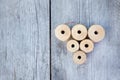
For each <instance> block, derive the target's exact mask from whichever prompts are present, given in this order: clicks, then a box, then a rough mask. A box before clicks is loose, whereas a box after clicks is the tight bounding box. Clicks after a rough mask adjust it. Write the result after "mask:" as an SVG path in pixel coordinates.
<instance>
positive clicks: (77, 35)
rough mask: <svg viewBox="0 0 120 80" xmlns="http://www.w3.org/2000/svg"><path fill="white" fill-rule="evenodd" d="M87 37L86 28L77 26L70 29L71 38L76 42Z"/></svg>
mask: <svg viewBox="0 0 120 80" xmlns="http://www.w3.org/2000/svg"><path fill="white" fill-rule="evenodd" d="M86 36H87V28H86V27H85V26H84V25H81V24H77V25H75V26H73V28H72V37H73V38H74V39H76V40H78V41H81V40H83V39H85V38H86Z"/></svg>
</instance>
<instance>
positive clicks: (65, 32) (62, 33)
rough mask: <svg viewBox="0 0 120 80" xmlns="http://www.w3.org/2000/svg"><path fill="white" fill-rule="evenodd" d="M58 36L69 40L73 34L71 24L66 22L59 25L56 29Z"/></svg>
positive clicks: (60, 38) (63, 39)
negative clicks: (68, 24)
mask: <svg viewBox="0 0 120 80" xmlns="http://www.w3.org/2000/svg"><path fill="white" fill-rule="evenodd" d="M55 35H56V37H57V38H58V39H59V40H61V41H67V40H68V39H69V38H70V36H71V31H70V28H69V26H67V25H65V24H61V25H58V26H57V28H56V29H55Z"/></svg>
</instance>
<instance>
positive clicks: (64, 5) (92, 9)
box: [51, 0, 120, 80]
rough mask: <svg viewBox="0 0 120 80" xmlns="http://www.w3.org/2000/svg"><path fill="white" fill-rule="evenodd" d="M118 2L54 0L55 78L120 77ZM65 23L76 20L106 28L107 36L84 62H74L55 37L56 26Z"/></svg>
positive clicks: (96, 79) (90, 79)
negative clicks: (80, 63) (81, 63)
mask: <svg viewBox="0 0 120 80" xmlns="http://www.w3.org/2000/svg"><path fill="white" fill-rule="evenodd" d="M119 5H120V1H119V0H52V4H51V6H52V9H51V10H52V11H51V14H52V20H51V21H52V24H51V25H52V46H51V47H52V48H51V51H52V66H51V67H52V80H119V79H120V76H119V75H120V65H119V63H120V54H119V53H120V50H119V48H120V41H119V40H120V34H119V32H120V6H119ZM63 23H66V24H68V25H70V26H71V28H72V26H73V25H75V24H77V23H80V24H83V25H85V26H87V28H89V26H90V25H93V24H99V25H102V26H103V27H104V29H105V31H106V36H105V38H104V39H103V40H102V41H101V42H99V43H97V44H95V48H94V51H93V52H91V53H90V54H88V55H87V62H86V63H85V64H84V65H76V64H74V63H73V61H72V53H70V52H68V51H67V49H66V45H65V43H62V42H60V41H59V40H57V38H56V37H55V35H54V29H55V28H56V26H57V25H59V24H63Z"/></svg>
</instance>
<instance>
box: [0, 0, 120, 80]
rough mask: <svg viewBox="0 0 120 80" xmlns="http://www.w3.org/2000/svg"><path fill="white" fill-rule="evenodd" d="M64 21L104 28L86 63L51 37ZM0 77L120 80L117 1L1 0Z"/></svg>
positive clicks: (0, 79) (119, 11)
mask: <svg viewBox="0 0 120 80" xmlns="http://www.w3.org/2000/svg"><path fill="white" fill-rule="evenodd" d="M63 23H67V24H68V25H69V26H70V27H71V28H72V26H73V25H75V24H77V23H81V24H83V25H86V26H87V28H89V27H90V25H92V24H100V25H102V26H103V27H104V29H105V31H106V36H105V38H104V40H102V41H101V42H99V43H97V44H95V48H94V51H93V52H91V53H90V54H88V55H87V62H86V63H85V64H83V65H76V64H74V62H73V60H72V53H70V52H69V51H67V49H66V44H65V43H63V42H61V41H59V40H58V39H57V38H56V37H55V34H54V29H55V28H56V26H57V25H59V24H63ZM0 80H120V0H0Z"/></svg>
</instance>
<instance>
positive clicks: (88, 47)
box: [80, 39, 94, 53]
mask: <svg viewBox="0 0 120 80" xmlns="http://www.w3.org/2000/svg"><path fill="white" fill-rule="evenodd" d="M80 49H81V50H82V51H84V52H85V53H89V52H91V51H93V49H94V43H93V42H92V41H91V40H89V39H85V40H83V41H81V43H80Z"/></svg>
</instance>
